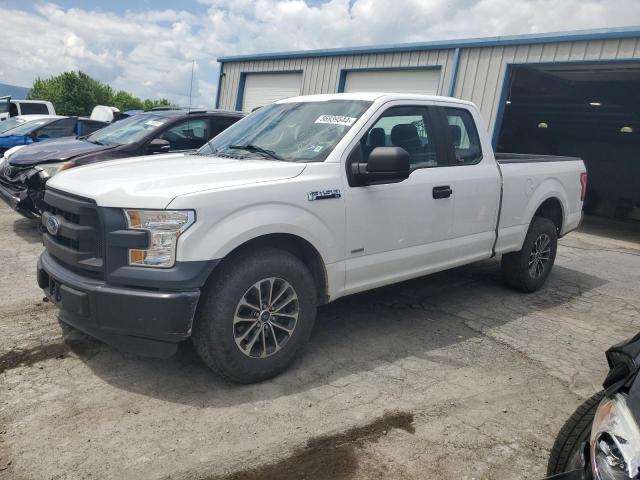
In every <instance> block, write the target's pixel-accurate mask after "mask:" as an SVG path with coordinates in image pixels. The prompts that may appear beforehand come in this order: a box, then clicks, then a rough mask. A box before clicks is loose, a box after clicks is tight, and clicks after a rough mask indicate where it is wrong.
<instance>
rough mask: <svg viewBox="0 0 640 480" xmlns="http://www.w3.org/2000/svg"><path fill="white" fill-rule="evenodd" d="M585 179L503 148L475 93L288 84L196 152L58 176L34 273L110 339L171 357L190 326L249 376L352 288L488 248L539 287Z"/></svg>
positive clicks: (523, 287) (524, 284)
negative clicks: (342, 90)
mask: <svg viewBox="0 0 640 480" xmlns="http://www.w3.org/2000/svg"><path fill="white" fill-rule="evenodd" d="M586 182H587V178H586V171H585V167H584V164H583V162H582V161H581V160H580V159H578V158H565V157H549V156H533V155H508V154H500V155H495V154H494V153H493V150H492V147H491V143H490V141H489V137H488V135H487V133H486V130H485V126H484V123H483V121H482V119H481V117H480V114H479V111H478V109H477V108H476V107H475V106H474V105H473V104H472V103H469V102H464V101H460V100H456V99H452V98H444V97H433V96H421V95H409V94H383V93H353V94H335V95H317V96H308V97H297V98H290V99H286V100H281V101H278V102H275V103H274V104H271V105H269V106H266V107H263V108H261V109H259V110H257V111H255V112H254V113H252V114H251V115H249V116H248V117H246V118H244V119H243V120H241V121H239V122H238V123H236V124H235V125H233V126H232V127H230V128H229V129H228V130H226V131H224V132H222V133H221V134H220V135H218V136H217V137H216V138H214V139H213V140H211V141H210V142H209V143H207V144H206V145H205V146H204V147H202V148H201V149H200V150H199V151H198V152H197V153H195V154H190V155H189V154H187V155H185V154H169V155H165V156H164V157H150V156H147V157H138V158H134V159H123V160H117V161H112V162H108V163H100V164H95V165H89V166H84V167H81V168H76V169H72V170H68V171H64V172H62V173H60V174H58V175H56V176H55V177H53V178H52V179H51V180H50V181H49V182H48V184H47V190H46V192H45V197H44V212H43V215H42V224H43V227H44V228H43V230H44V234H43V241H44V245H45V247H46V249H45V251H44V252H43V253H42V255H41V256H40V258H39V261H38V282H39V285H40V287H41V288H42V289H43V290H44V291H45V293H46V295H47V296H48V297H49V298H50V299H51V301H53V302H54V303H56V304H57V305H58V306H59V308H60V319H61V320H62V321H63V322H65V323H68V324H70V325H72V326H75V327H76V328H78V329H80V330H83V331H84V332H87V333H88V334H90V335H93V336H95V337H97V338H99V339H102V340H103V341H105V342H106V343H109V344H111V345H113V346H115V347H118V348H121V349H124V350H128V351H133V352H137V353H141V354H147V355H154V356H159V357H167V356H170V355H172V354H173V353H174V352H175V351H176V348H177V344H178V343H179V342H181V341H183V340H185V339H187V338H189V337H191V339H192V341H193V344H194V345H195V349H196V351H197V352H198V354H199V355H200V357H201V358H202V360H203V361H204V362H205V363H206V364H207V365H208V366H209V367H211V368H212V369H213V370H214V371H216V372H218V373H219V374H221V375H223V376H224V377H226V378H228V379H231V380H234V381H238V382H255V381H260V380H263V379H266V378H269V377H272V376H274V375H276V374H278V373H279V372H281V371H283V370H284V369H285V368H286V367H287V366H288V365H289V364H290V363H291V362H292V360H293V358H294V356H295V355H296V353H297V352H298V351H299V350H300V348H301V347H302V345H303V344H304V343H305V341H306V340H307V339H308V337H309V335H310V333H311V330H312V327H313V323H314V320H315V316H316V308H317V307H318V305H321V304H325V303H327V302H331V301H333V300H336V299H337V298H340V297H342V296H344V295H349V294H352V293H356V292H360V291H363V290H368V289H372V288H375V287H380V286H383V285H388V284H391V283H394V282H399V281H402V280H407V279H410V278H415V277H419V276H423V275H426V274H429V273H433V272H437V271H440V270H445V269H448V268H452V267H455V266H458V265H463V264H467V263H471V262H475V261H478V260H482V259H487V258H490V257H493V256H496V255H501V258H502V260H501V261H502V272H503V276H504V279H505V281H506V283H507V284H509V285H511V286H512V287H514V288H516V289H518V290H520V291H523V292H532V291H535V290H537V289H539V288H541V286H542V285H543V283H544V282H545V280H546V278H547V277H548V275H549V273H550V272H551V268H552V266H553V263H554V259H555V255H556V247H557V239H558V238H559V237H561V236H562V235H565V234H566V233H567V232H570V231H571V230H573V229H575V228H577V226H578V225H579V223H580V221H581V218H582V202H583V200H584V196H585V192H586Z"/></svg>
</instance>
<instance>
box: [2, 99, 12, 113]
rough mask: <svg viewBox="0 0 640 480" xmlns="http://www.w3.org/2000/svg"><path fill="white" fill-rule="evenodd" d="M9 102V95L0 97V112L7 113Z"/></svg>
mask: <svg viewBox="0 0 640 480" xmlns="http://www.w3.org/2000/svg"><path fill="white" fill-rule="evenodd" d="M10 104H11V97H0V113H7V112H8V111H9V105H10Z"/></svg>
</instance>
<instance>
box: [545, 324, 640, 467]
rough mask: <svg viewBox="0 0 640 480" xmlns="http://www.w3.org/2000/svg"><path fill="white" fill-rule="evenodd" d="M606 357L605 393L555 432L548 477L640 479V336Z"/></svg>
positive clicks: (608, 353) (618, 347) (594, 398)
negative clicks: (555, 436) (607, 365)
mask: <svg viewBox="0 0 640 480" xmlns="http://www.w3.org/2000/svg"><path fill="white" fill-rule="evenodd" d="M606 356H607V361H608V363H609V374H608V375H607V378H606V379H605V381H604V383H603V387H604V389H603V390H602V391H600V392H598V393H596V394H595V395H594V396H592V397H591V398H589V399H588V400H587V401H585V402H584V403H583V404H582V405H580V406H579V407H578V409H577V410H576V411H575V412H574V413H573V415H571V417H570V418H569V420H567V422H566V423H565V424H564V426H563V427H562V429H561V430H560V433H558V436H557V438H556V440H555V443H554V445H553V448H552V449H551V456H550V457H549V464H548V467H547V475H550V477H548V478H549V479H555V480H637V479H640V375H639V374H638V373H639V372H640V334H638V335H636V336H635V337H633V338H632V339H631V340H628V341H626V342H623V343H620V344H618V345H615V346H613V347H611V348H610V349H609V350H607V353H606Z"/></svg>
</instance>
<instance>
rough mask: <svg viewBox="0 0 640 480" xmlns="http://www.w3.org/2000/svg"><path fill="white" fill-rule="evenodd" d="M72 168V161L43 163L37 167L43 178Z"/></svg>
mask: <svg viewBox="0 0 640 480" xmlns="http://www.w3.org/2000/svg"><path fill="white" fill-rule="evenodd" d="M71 167H73V160H72V161H70V162H60V163H45V164H42V165H38V169H39V170H40V171H41V172H42V173H43V175H44V177H45V178H49V177H53V176H54V175H55V174H56V173H58V172H61V171H62V170H66V169H67V168H71Z"/></svg>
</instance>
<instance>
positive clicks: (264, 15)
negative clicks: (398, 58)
mask: <svg viewBox="0 0 640 480" xmlns="http://www.w3.org/2000/svg"><path fill="white" fill-rule="evenodd" d="M76 3H77V2H76ZM79 3H80V4H81V5H84V6H82V7H73V8H72V7H69V6H68V2H67V4H66V5H65V6H59V5H56V4H53V3H35V4H34V3H31V2H24V4H26V5H27V6H25V7H21V6H20V5H22V4H23V3H22V2H19V3H16V2H12V1H1V0H0V18H3V19H4V21H3V27H2V29H1V30H0V45H2V54H3V55H2V56H3V62H2V63H1V64H0V82H1V83H9V84H14V85H21V86H27V87H28V86H30V85H31V83H32V82H33V80H34V78H36V77H38V76H41V77H48V76H50V75H54V74H57V73H60V72H63V71H65V70H78V69H80V70H83V71H85V72H87V73H88V74H90V75H92V76H94V77H96V78H98V79H99V80H102V81H104V82H106V83H108V84H110V85H111V86H112V87H114V88H116V89H125V90H127V91H130V92H131V93H133V94H135V95H137V96H140V97H145V98H146V97H148V98H159V97H166V98H169V99H170V100H172V101H175V102H177V103H179V104H183V105H184V104H186V103H187V95H188V89H189V80H190V74H191V60H192V59H195V60H196V77H195V82H194V98H195V101H194V105H196V106H207V107H211V106H213V102H214V99H215V89H216V85H217V80H216V79H217V72H218V64H217V62H216V58H217V57H219V56H225V55H236V54H247V53H256V52H269V51H282V50H302V49H311V48H330V47H348V46H359V45H370V44H380V43H402V42H420V41H430V40H445V39H452V38H468V37H482V36H494V35H510V34H525V33H539V32H551V31H564V30H575V29H587V28H607V27H620V26H632V25H640V0H355V1H354V0H351V1H349V0H332V1H329V2H324V3H323V2H319V1H318V0H314V1H313V2H312V3H311V2H304V1H280V0H257V1H250V0H198V1H197V2H171V4H173V5H175V7H174V10H170V9H165V8H164V7H162V6H163V5H167V4H168V3H167V2H159V3H157V4H156V3H153V2H151V3H150V4H149V3H148V2H147V3H144V8H141V7H140V5H138V6H137V8H136V9H135V11H131V10H125V9H123V8H121V7H118V8H116V7H113V8H111V9H110V6H111V5H115V4H110V2H109V1H107V0H103V1H102V2H97V1H95V0H94V1H89V2H79ZM116 3H117V2H116ZM134 3H135V2H134ZM118 5H119V3H118ZM141 5H142V4H141ZM149 5H154V6H151V7H149ZM155 5H158V6H157V7H156V6H155ZM154 8H157V10H154ZM178 8H184V10H177V9H178Z"/></svg>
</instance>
